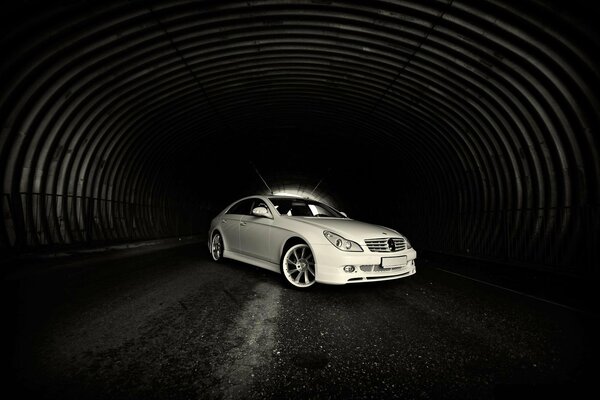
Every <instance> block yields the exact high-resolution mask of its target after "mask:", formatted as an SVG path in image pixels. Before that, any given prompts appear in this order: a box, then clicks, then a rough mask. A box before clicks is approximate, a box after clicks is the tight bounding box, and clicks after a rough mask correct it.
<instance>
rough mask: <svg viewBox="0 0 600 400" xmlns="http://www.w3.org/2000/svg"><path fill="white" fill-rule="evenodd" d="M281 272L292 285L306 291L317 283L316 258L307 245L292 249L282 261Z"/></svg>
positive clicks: (299, 245)
mask: <svg viewBox="0 0 600 400" xmlns="http://www.w3.org/2000/svg"><path fill="white" fill-rule="evenodd" d="M281 272H282V274H283V276H284V277H285V280H286V281H287V283H289V284H290V285H292V286H294V287H296V288H300V289H305V288H308V287H310V286H312V285H314V283H315V282H316V274H315V258H314V256H313V254H312V251H311V250H310V247H308V245H306V244H303V243H302V244H297V245H294V246H292V247H290V248H289V249H288V250H287V251H286V252H285V254H284V255H283V257H282V259H281Z"/></svg>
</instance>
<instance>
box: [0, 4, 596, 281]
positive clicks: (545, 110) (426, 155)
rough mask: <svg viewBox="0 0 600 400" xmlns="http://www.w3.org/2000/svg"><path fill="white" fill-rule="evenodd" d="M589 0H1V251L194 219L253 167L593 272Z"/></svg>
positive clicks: (402, 227) (419, 236)
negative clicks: (365, 0)
mask: <svg viewBox="0 0 600 400" xmlns="http://www.w3.org/2000/svg"><path fill="white" fill-rule="evenodd" d="M594 4H595V3H594V2H587V1H579V0H577V1H560V0H555V1H544V0H527V1H520V2H512V1H503V0H485V1H480V0H456V1H453V0H439V1H438V0H428V1H416V0H414V1H412V0H394V1H370V2H362V1H361V2H359V1H320V0H318V1H317V0H304V1H284V0H281V1H279V0H274V1H254V0H251V1H192V0H189V1H186V0H181V1H176V2H174V1H159V0H156V1H143V0H129V1H125V0H111V1H91V0H88V1H83V0H81V1H77V0H63V1H15V2H10V1H8V2H3V5H2V10H1V11H2V21H1V22H2V23H1V24H0V51H1V54H2V61H1V62H0V126H1V129H2V131H1V132H0V171H1V173H2V186H3V187H2V196H3V198H2V210H3V218H2V220H1V222H0V246H1V248H2V251H5V252H23V251H29V250H35V249H40V248H49V247H57V246H58V247H60V246H70V245H84V246H87V245H93V244H96V243H113V242H125V241H136V240H144V239H152V238H163V237H176V236H185V235H194V234H205V232H206V229H207V227H208V225H207V224H208V221H209V220H210V218H212V216H213V215H214V214H216V213H217V212H218V211H220V209H221V208H222V207H224V206H225V205H226V204H229V203H230V202H232V201H233V200H235V199H237V198H238V197H240V196H243V195H248V194H253V193H266V192H267V191H268V189H267V187H266V186H265V185H264V184H263V182H262V181H261V178H260V177H259V174H258V173H257V171H258V172H260V176H262V178H264V180H265V181H266V182H267V183H268V186H269V188H270V189H271V190H272V191H274V192H286V193H295V194H300V195H303V196H310V197H315V198H318V199H322V200H324V201H326V202H328V203H331V204H332V205H334V206H336V207H337V208H339V209H341V210H344V211H346V212H348V214H349V215H350V216H351V217H356V218H357V219H363V220H368V221H370V222H376V223H381V224H386V225H388V226H391V227H393V228H394V229H397V230H399V231H400V232H402V233H404V234H406V235H407V236H408V237H410V238H411V240H412V241H413V242H414V245H415V247H416V248H418V249H420V250H428V251H432V252H436V253H441V254H455V255H463V256H471V257H481V258H486V259H491V260H499V261H503V262H514V263H518V264H520V265H525V266H535V267H538V268H542V269H545V270H550V271H560V272H564V273H568V274H572V275H577V276H581V277H587V276H590V275H594V274H596V275H597V272H595V269H594V268H592V266H593V264H594V260H595V259H596V257H597V255H598V250H597V243H598V242H599V236H598V231H599V219H600V217H599V213H600V210H599V204H600V201H599V200H600V191H599V188H600V185H599V183H600V156H599V154H598V151H599V148H600V147H599V139H598V132H599V127H600V99H599V96H600V94H599V93H600V92H599V91H598V88H600V66H599V64H598V57H597V55H598V54H600V35H599V34H598V27H597V22H596V21H597V17H598V15H599V13H598V6H597V5H594Z"/></svg>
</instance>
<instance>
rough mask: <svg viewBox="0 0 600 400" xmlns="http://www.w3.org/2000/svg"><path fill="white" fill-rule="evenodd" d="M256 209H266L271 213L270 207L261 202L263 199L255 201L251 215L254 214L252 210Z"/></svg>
mask: <svg viewBox="0 0 600 400" xmlns="http://www.w3.org/2000/svg"><path fill="white" fill-rule="evenodd" d="M256 207H264V208H266V209H267V210H269V211H271V210H270V209H269V207H268V206H267V203H265V201H264V200H261V199H254V202H253V204H252V208H251V209H250V213H252V210H253V209H255V208H256Z"/></svg>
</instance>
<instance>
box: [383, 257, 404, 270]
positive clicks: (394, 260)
mask: <svg viewBox="0 0 600 400" xmlns="http://www.w3.org/2000/svg"><path fill="white" fill-rule="evenodd" d="M405 265H406V256H400V257H382V258H381V266H382V267H384V268H390V267H404V266H405Z"/></svg>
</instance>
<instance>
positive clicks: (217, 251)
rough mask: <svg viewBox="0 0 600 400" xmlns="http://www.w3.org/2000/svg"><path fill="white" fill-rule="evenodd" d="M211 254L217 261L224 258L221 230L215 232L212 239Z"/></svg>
mask: <svg viewBox="0 0 600 400" xmlns="http://www.w3.org/2000/svg"><path fill="white" fill-rule="evenodd" d="M210 255H211V256H212V258H213V260H215V261H216V262H219V261H221V259H222V258H223V238H222V237H221V234H220V233H219V232H217V233H215V234H214V235H213V237H212V239H211V241H210Z"/></svg>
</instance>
